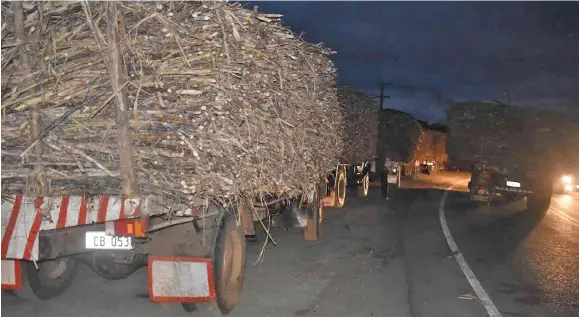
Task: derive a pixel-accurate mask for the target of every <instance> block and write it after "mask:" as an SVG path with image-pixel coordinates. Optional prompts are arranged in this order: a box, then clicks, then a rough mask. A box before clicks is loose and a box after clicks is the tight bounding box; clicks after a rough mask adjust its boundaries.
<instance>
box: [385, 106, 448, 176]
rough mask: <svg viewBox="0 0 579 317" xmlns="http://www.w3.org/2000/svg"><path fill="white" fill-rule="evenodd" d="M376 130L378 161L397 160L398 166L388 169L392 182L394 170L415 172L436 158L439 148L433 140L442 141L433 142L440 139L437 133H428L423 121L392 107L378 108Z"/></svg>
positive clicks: (413, 173)
mask: <svg viewBox="0 0 579 317" xmlns="http://www.w3.org/2000/svg"><path fill="white" fill-rule="evenodd" d="M380 133H381V138H380V143H379V147H380V148H379V149H378V153H380V154H379V155H378V156H379V157H378V162H384V161H385V158H388V160H389V161H393V162H398V163H397V165H398V168H396V169H394V168H390V169H389V170H390V173H391V175H390V179H392V182H394V180H395V179H397V177H396V173H401V175H405V176H410V175H415V173H416V172H418V170H419V167H420V166H421V165H422V164H426V162H427V161H430V160H432V159H434V158H436V155H437V153H438V152H440V151H439V149H440V147H441V146H440V144H437V143H441V144H442V142H437V143H435V142H433V140H437V141H438V140H439V139H440V138H439V137H438V135H436V137H434V136H433V135H431V134H430V131H429V130H428V129H427V127H426V124H424V123H421V122H420V121H418V120H416V119H415V118H414V117H413V116H412V115H411V114H409V113H406V112H403V111H400V110H396V109H385V110H382V111H381V113H380ZM437 151H438V152H437ZM439 156H442V155H440V154H439ZM441 158H442V157H441Z"/></svg>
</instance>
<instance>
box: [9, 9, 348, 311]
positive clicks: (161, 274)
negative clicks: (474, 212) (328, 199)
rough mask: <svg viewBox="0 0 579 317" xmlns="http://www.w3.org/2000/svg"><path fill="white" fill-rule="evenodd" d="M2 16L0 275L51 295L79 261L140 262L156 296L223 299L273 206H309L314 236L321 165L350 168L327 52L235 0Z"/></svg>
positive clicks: (185, 301)
mask: <svg viewBox="0 0 579 317" xmlns="http://www.w3.org/2000/svg"><path fill="white" fill-rule="evenodd" d="M39 11H40V12H42V13H41V14H39ZM192 12H193V14H192ZM2 15H3V17H6V18H7V19H10V20H12V23H9V24H8V25H7V27H6V28H5V29H4V30H3V39H2V40H3V42H2V55H3V57H4V56H7V58H6V59H4V58H3V71H2V101H3V105H2V107H3V118H2V120H3V122H2V127H1V128H2V173H1V174H2V205H1V216H2V251H1V252H2V254H1V255H2V262H1V264H2V289H3V290H5V291H10V292H14V293H15V294H17V295H18V296H26V297H29V296H30V297H29V298H30V299H43V300H44V299H50V298H53V297H55V296H58V295H60V294H62V293H63V292H65V290H66V289H67V288H68V287H69V286H70V285H71V284H72V283H73V280H74V277H75V274H76V273H77V270H78V265H79V263H80V262H85V263H87V264H88V265H89V266H90V267H91V268H92V270H93V271H94V272H96V274H98V275H100V276H102V277H104V278H107V279H121V278H124V277H126V276H128V275H129V274H131V273H132V272H134V271H135V270H137V269H138V268H140V267H142V266H147V267H148V270H147V272H148V280H149V297H150V299H151V300H152V301H154V302H161V303H169V302H174V303H181V304H182V306H183V308H184V309H185V310H186V311H192V310H196V309H208V310H209V311H210V312H212V313H214V314H216V315H227V314H229V313H230V312H231V311H232V310H233V309H234V308H235V306H236V305H237V303H238V302H239V299H240V294H241V292H242V288H243V283H244V276H245V266H246V252H245V251H246V238H247V237H252V236H255V231H256V226H259V225H261V224H262V220H263V219H264V218H268V217H269V216H270V215H272V214H273V215H276V214H279V215H282V214H286V215H287V214H292V213H293V214H299V215H301V216H303V218H302V219H301V220H300V227H302V228H303V234H304V238H305V240H317V239H319V237H320V232H321V227H320V226H321V222H322V220H323V210H324V203H323V199H324V197H325V196H327V183H328V180H327V177H326V175H327V173H331V170H332V169H333V168H336V166H338V168H337V169H338V170H339V171H343V169H340V164H339V162H340V155H341V152H342V151H341V144H342V140H341V135H342V134H343V133H342V132H341V131H340V129H341V127H342V125H341V122H342V115H341V113H340V111H341V110H340V108H338V107H337V95H336V93H335V69H334V68H333V64H332V62H331V61H330V58H329V55H330V54H331V51H329V50H328V49H325V48H323V47H321V46H313V45H308V44H307V43H304V42H303V41H302V40H301V39H297V38H295V37H294V35H293V34H292V33H291V32H290V31H289V30H288V29H287V28H284V27H282V26H281V25H279V23H277V22H276V21H277V20H276V18H277V17H279V16H278V15H274V14H259V13H256V12H253V11H251V10H247V9H245V8H243V7H240V6H238V5H233V4H228V3H209V2H202V3H192V2H180V3H177V2H155V3H140V2H131V3H122V5H119V4H117V3H116V2H112V1H111V2H105V3H96V2H82V3H80V2H48V3H31V2H14V3H11V4H8V5H5V4H3V5H2ZM96 16H98V19H95V20H93V19H92V18H94V17H96ZM39 17H41V18H42V20H38V18H39ZM175 21H178V23H179V24H177V22H175ZM230 21H235V23H233V22H230ZM175 25H181V26H182V27H178V28H175V27H174V26H175ZM256 26H258V27H259V32H260V34H266V33H267V34H269V36H268V42H267V43H263V42H260V41H261V40H260V37H256V36H254V34H253V33H251V32H252V31H251V30H252V29H253V28H254V27H256ZM34 30H36V31H34ZM225 30H227V32H226V31H225ZM31 36H34V38H32V37H31ZM242 36H243V38H244V42H243V43H244V46H243V49H246V50H245V51H244V50H243V49H242V48H241V47H240V46H238V44H239V40H240V39H241V37H242ZM47 43H50V44H47ZM262 46H263V50H262ZM266 46H267V49H266ZM47 47H51V49H49V50H46V49H44V48H47ZM228 48H230V50H228ZM276 50H281V51H279V52H277V51H276ZM275 52H277V53H275ZM247 54H250V55H252V54H255V55H252V56H253V57H252V58H249V59H247V56H248V55H247ZM268 54H279V56H283V58H277V57H276V62H279V63H285V64H286V65H290V66H289V67H288V69H287V70H285V71H284V72H282V73H278V72H277V70H279V69H278V66H277V64H275V65H273V64H271V63H270V62H271V56H268ZM296 56H298V57H296ZM233 62H235V63H233ZM248 63H249V64H250V65H249V64H248ZM47 65H48V66H49V69H50V71H45V70H47V69H46V68H44V67H45V66H47ZM256 65H257V66H256ZM272 65H273V66H272ZM48 66H47V67H48ZM267 67H274V68H273V69H275V70H276V71H275V72H272V71H271V69H268V68H267ZM249 69H251V71H249ZM260 71H263V72H262V73H261V74H260ZM273 73H275V76H274V77H275V78H273V77H272V78H270V77H271V76H270V75H269V74H273ZM264 74H266V75H264ZM268 76H269V77H268ZM295 77H300V78H301V77H303V78H311V79H312V81H311V82H310V81H308V80H307V79H306V80H300V81H295V80H292V78H295ZM31 81H32V82H33V84H30V82H31ZM310 84H311V87H310V86H308V85H310ZM268 85H270V86H268ZM257 86H259V90H258V89H253V88H251V87H257ZM302 96H305V97H303V99H300V98H302ZM318 140H322V141H318ZM320 145H321V146H320ZM338 175H343V173H342V172H338ZM338 178H340V177H338ZM264 228H265V226H264ZM265 231H266V233H267V235H268V237H269V238H271V237H270V233H269V232H268V231H267V230H265Z"/></svg>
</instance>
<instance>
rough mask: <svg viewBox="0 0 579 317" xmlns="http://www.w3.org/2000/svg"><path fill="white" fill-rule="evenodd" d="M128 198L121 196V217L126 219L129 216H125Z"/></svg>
mask: <svg viewBox="0 0 579 317" xmlns="http://www.w3.org/2000/svg"><path fill="white" fill-rule="evenodd" d="M126 200H127V199H126V198H125V197H123V198H121V212H120V213H119V219H125V218H127V217H126V216H125V201H126Z"/></svg>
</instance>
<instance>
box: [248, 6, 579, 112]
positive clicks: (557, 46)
mask: <svg viewBox="0 0 579 317" xmlns="http://www.w3.org/2000/svg"><path fill="white" fill-rule="evenodd" d="M253 5H257V6H259V8H260V10H261V11H263V12H266V13H281V14H284V17H283V23H284V24H285V25H287V26H289V27H291V28H292V30H293V31H294V32H296V33H301V32H305V33H306V35H305V39H306V40H307V41H309V42H315V43H317V42H324V43H326V45H327V46H329V47H330V48H332V49H334V50H336V51H337V52H338V54H337V55H334V57H333V60H334V62H335V64H336V67H337V68H338V72H339V82H340V83H342V84H351V85H354V86H357V87H359V88H361V89H363V90H365V91H367V92H368V93H370V94H372V95H378V93H379V85H380V82H386V83H391V84H392V86H391V87H388V88H387V95H390V96H391V97H392V98H391V99H386V100H385V102H386V105H387V106H388V107H391V108H396V109H400V110H404V111H408V112H410V113H411V114H413V115H415V116H416V117H417V118H418V119H422V120H426V121H429V122H436V121H443V120H444V109H445V107H446V106H447V105H448V104H449V103H450V102H451V101H452V100H456V101H461V100H473V99H476V100H499V101H501V102H505V103H506V102H507V97H506V93H507V92H508V93H509V95H510V98H511V101H512V103H513V104H516V105H522V106H535V107H545V108H548V107H549V108H559V109H568V111H572V112H573V113H575V114H577V113H579V2H555V3H553V2H551V3H549V2H355V1H352V2H310V1H308V2H285V1H284V2H282V1H270V2H252V5H250V7H252V6H253Z"/></svg>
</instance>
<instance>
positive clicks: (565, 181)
mask: <svg viewBox="0 0 579 317" xmlns="http://www.w3.org/2000/svg"><path fill="white" fill-rule="evenodd" d="M561 181H563V183H565V184H571V182H572V181H573V178H572V177H571V176H569V175H565V176H563V177H561Z"/></svg>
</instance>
